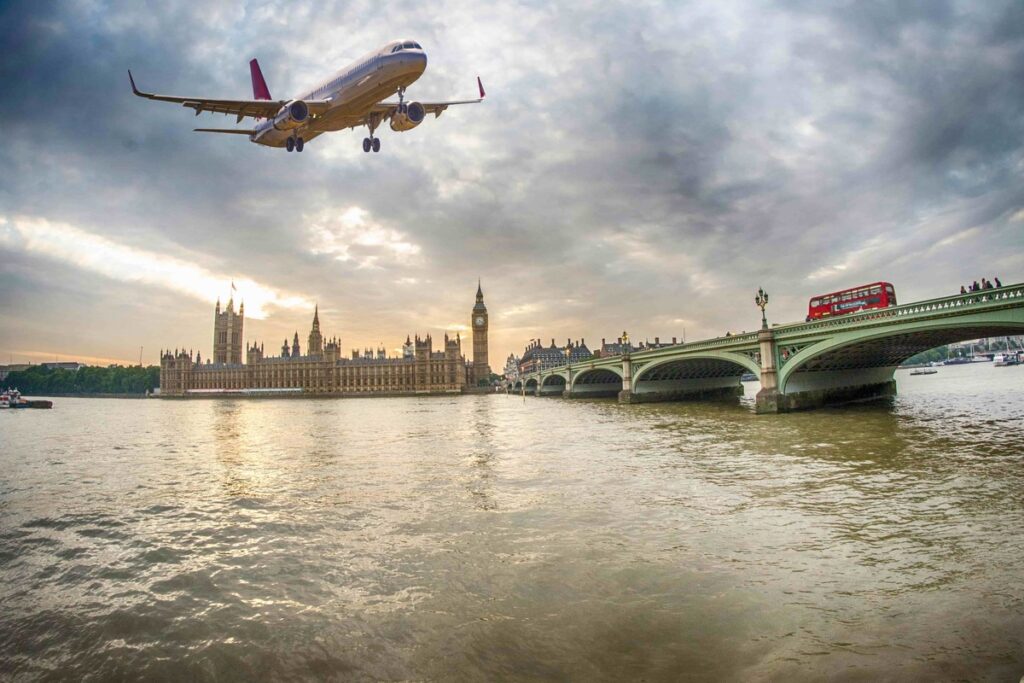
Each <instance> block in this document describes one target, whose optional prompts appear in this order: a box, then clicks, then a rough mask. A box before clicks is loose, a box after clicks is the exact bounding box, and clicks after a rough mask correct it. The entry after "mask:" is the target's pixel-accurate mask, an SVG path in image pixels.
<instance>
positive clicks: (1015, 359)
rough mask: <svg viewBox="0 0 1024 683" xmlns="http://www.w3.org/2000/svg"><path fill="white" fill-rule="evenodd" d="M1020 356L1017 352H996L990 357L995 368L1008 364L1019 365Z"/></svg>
mask: <svg viewBox="0 0 1024 683" xmlns="http://www.w3.org/2000/svg"><path fill="white" fill-rule="evenodd" d="M1020 363H1021V357H1020V354H1019V353H997V354H996V355H995V357H994V358H993V359H992V365H994V366H996V367H997V368H1005V367H1007V366H1010V365H1020Z"/></svg>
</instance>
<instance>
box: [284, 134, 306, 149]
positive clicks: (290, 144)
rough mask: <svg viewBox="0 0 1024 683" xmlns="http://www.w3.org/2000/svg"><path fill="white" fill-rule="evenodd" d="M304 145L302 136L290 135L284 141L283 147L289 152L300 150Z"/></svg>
mask: <svg viewBox="0 0 1024 683" xmlns="http://www.w3.org/2000/svg"><path fill="white" fill-rule="evenodd" d="M304 145H305V142H303V140H302V138H299V137H290V138H288V139H287V140H285V142H284V148H285V149H287V150H288V151H289V152H291V151H292V150H294V151H296V152H301V151H302V148H303V146H304Z"/></svg>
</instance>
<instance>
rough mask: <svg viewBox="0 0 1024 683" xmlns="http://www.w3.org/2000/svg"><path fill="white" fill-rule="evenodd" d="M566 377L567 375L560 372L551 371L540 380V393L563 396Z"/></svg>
mask: <svg viewBox="0 0 1024 683" xmlns="http://www.w3.org/2000/svg"><path fill="white" fill-rule="evenodd" d="M565 385H566V379H565V376H564V375H562V374H561V373H559V372H554V373H551V374H550V375H547V376H545V377H544V378H543V379H542V380H541V382H540V394H541V395H542V396H551V395H556V394H557V395H558V396H561V395H562V392H564V391H565Z"/></svg>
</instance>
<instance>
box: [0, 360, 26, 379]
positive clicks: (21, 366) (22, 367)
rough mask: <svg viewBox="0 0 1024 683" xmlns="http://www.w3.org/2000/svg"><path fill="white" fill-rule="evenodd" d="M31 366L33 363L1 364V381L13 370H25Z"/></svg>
mask: <svg viewBox="0 0 1024 683" xmlns="http://www.w3.org/2000/svg"><path fill="white" fill-rule="evenodd" d="M30 367H32V364H31V363H12V364H10V365H0V382H2V381H4V380H5V379H7V375H9V374H11V373H12V372H21V371H23V370H28V369H29V368H30Z"/></svg>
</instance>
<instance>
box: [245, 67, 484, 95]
mask: <svg viewBox="0 0 1024 683" xmlns="http://www.w3.org/2000/svg"><path fill="white" fill-rule="evenodd" d="M253 61H254V62H255V61H256V60H255V59H254V60H253ZM476 86H477V87H478V88H480V99H481V100H482V99H483V98H484V95H486V94H487V93H485V92H484V84H483V83H482V82H481V81H480V77H479V76H477V77H476Z"/></svg>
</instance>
